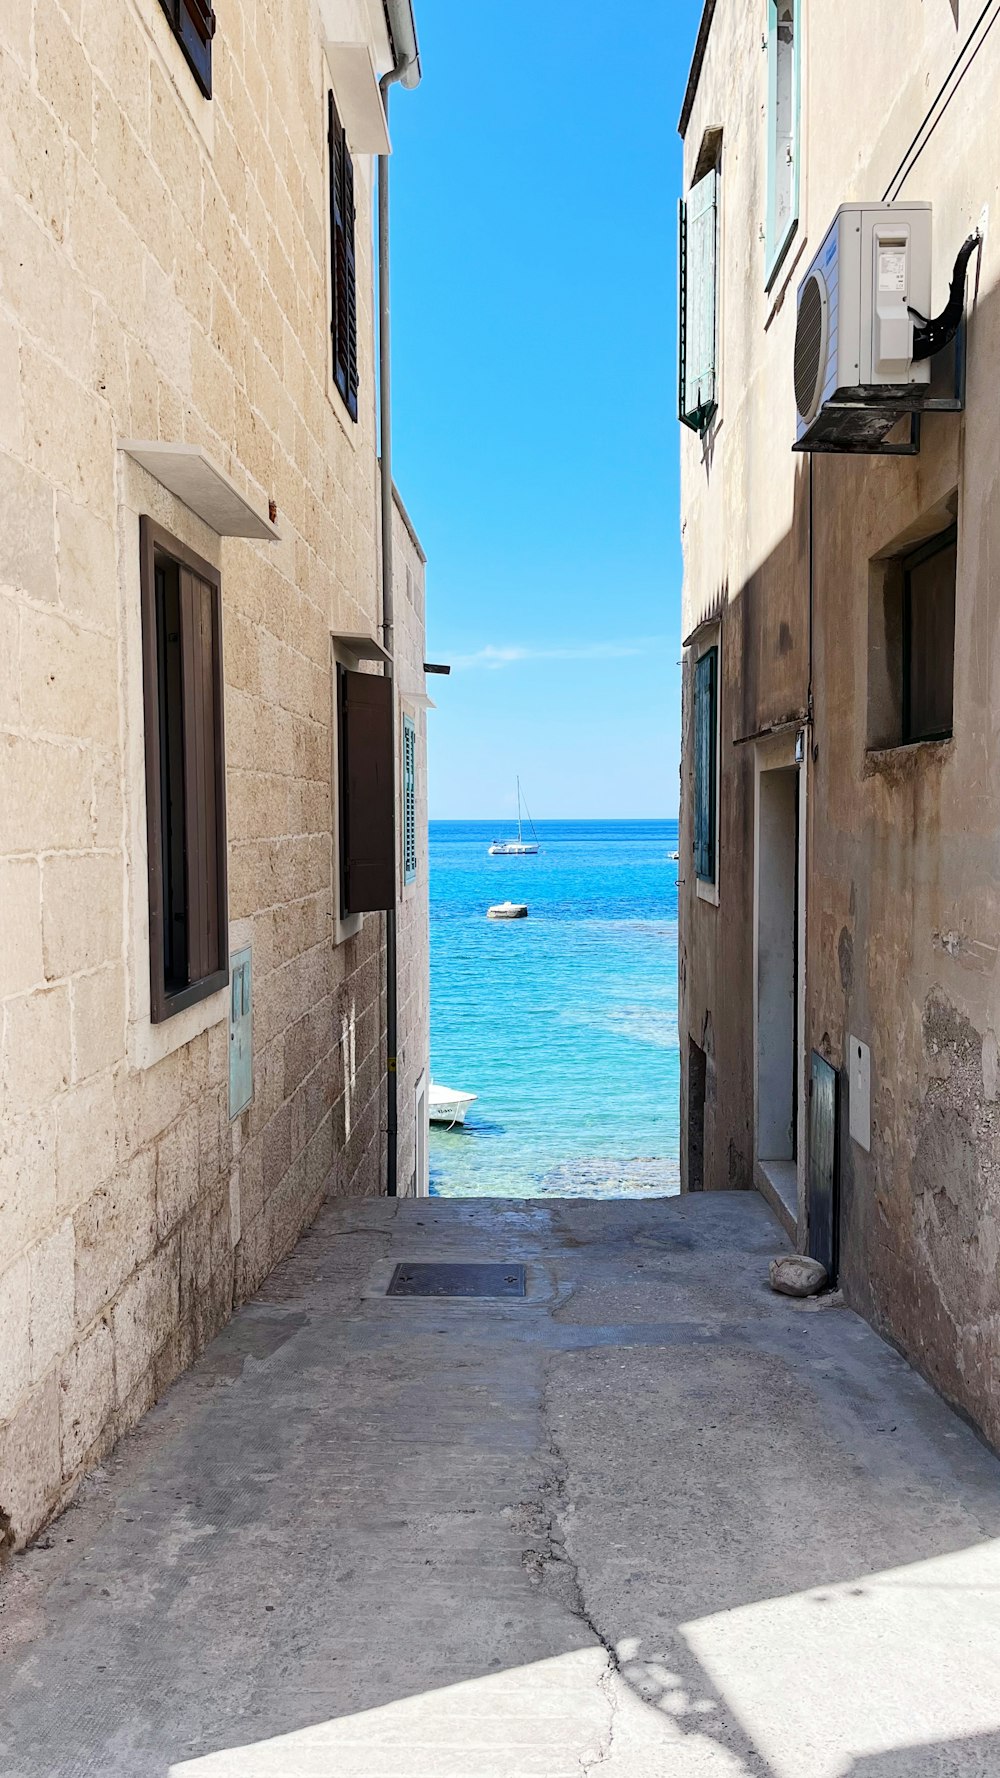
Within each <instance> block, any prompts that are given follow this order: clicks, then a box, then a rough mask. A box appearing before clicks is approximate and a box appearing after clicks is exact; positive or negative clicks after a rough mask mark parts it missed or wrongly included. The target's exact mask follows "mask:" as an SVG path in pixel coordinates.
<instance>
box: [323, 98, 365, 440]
mask: <svg viewBox="0 0 1000 1778" xmlns="http://www.w3.org/2000/svg"><path fill="white" fill-rule="evenodd" d="M327 108H328V129H327V140H328V142H329V147H330V292H331V296H330V309H331V313H330V333H331V336H332V339H333V380H334V382H335V383H336V385H337V388H338V390H339V391H340V394H341V396H342V397H343V400H344V404H345V406H346V408H347V411H348V413H349V414H350V416H351V419H352V420H356V419H357V417H358V287H357V271H356V266H355V258H354V162H353V161H352V159H351V151H350V149H349V147H348V145H347V136H346V134H345V131H344V126H343V124H342V123H341V121H340V118H339V117H338V115H337V107H336V105H335V103H334V98H333V93H332V91H331V92H330V93H329V94H328V97H327Z"/></svg>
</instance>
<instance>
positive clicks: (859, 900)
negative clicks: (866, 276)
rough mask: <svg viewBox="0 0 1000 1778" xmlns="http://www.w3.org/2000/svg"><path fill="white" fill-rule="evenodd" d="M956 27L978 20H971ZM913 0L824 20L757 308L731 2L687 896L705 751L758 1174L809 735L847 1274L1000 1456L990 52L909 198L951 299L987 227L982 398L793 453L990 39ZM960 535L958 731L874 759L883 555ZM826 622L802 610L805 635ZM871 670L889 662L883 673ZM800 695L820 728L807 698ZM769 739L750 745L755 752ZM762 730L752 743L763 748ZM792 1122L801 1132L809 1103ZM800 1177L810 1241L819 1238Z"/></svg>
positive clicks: (812, 19) (712, 931)
mask: <svg viewBox="0 0 1000 1778" xmlns="http://www.w3.org/2000/svg"><path fill="white" fill-rule="evenodd" d="M963 10H964V9H963ZM971 23H972V21H971V20H970V19H963V20H962V21H957V20H956V17H955V9H953V8H952V7H951V6H950V5H948V4H945V3H944V0H942V3H941V4H940V5H925V6H920V5H917V4H916V0H901V4H900V5H899V6H898V7H894V8H893V11H892V18H891V20H890V19H889V17H888V15H887V16H886V18H885V20H884V21H883V22H882V23H880V22H879V21H878V20H877V19H869V20H868V24H867V27H866V31H865V32H864V33H863V34H858V33H856V32H854V31H852V30H849V29H848V28H847V26H846V25H845V24H844V23H843V21H842V19H841V16H840V14H839V13H838V12H837V11H836V9H833V8H806V9H804V38H803V44H802V58H803V59H802V69H803V90H802V101H803V138H802V156H801V169H800V171H801V191H800V199H801V201H800V225H799V229H798V232H797V235H796V237H795V239H794V240H793V243H792V246H791V249H790V251H789V255H788V258H787V260H786V262H785V265H784V266H783V267H782V270H781V272H780V273H779V276H778V278H777V280H776V282H775V285H774V287H773V289H772V291H771V292H770V293H766V292H765V291H764V288H763V284H764V273H763V246H762V244H761V242H760V239H759V235H760V230H761V227H762V224H763V220H764V197H765V194H764V170H765V164H766V143H765V137H764V125H765V118H766V104H767V91H766V56H764V55H762V54H761V50H760V30H761V22H760V19H759V18H758V17H757V15H756V14H755V13H754V12H753V10H752V9H750V10H749V12H748V9H746V8H743V7H741V6H739V5H737V4H736V3H735V0H720V3H719V5H718V6H717V8H716V11H715V17H714V21H713V25H712V30H711V33H710V37H709V44H708V51H707V54H706V58H705V64H704V69H703V72H702V76H701V80H700V83H699V86H698V90H697V93H696V97H695V102H694V107H693V110H692V114H691V120H690V124H689V127H688V132H687V137H686V142H685V165H686V169H687V178H688V180H690V177H691V172H692V169H693V166H694V162H695V159H696V157H697V154H698V150H699V146H700V143H701V140H702V136H703V133H704V132H705V131H707V130H709V129H710V128H716V127H719V126H721V127H722V130H723V149H722V172H721V181H722V187H721V189H722V198H721V211H720V215H721V223H720V230H721V241H722V249H721V251H722V262H721V263H722V270H721V286H720V289H721V297H720V322H719V326H720V347H719V350H720V375H721V393H720V404H719V414H718V416H717V419H716V420H715V421H714V422H713V425H712V428H711V429H710V431H709V433H708V435H707V437H706V438H705V440H704V441H699V440H698V439H696V438H694V437H693V436H691V435H689V434H687V433H685V434H684V435H683V436H682V441H681V457H682V524H683V534H684V552H685V589H684V634H685V636H686V637H688V638H689V639H690V641H691V643H692V644H693V646H691V647H689V649H688V650H687V659H686V673H685V689H686V698H687V700H688V702H689V690H690V669H691V663H692V660H693V655H694V651H695V649H696V647H697V644H698V635H699V626H703V625H704V624H705V623H706V622H709V621H712V620H719V621H720V622H721V639H722V651H721V658H722V715H721V720H722V763H721V786H720V794H721V802H720V861H719V868H720V882H719V906H718V907H714V906H712V905H711V904H710V903H706V902H705V901H703V900H699V899H698V898H697V897H696V894H695V891H694V885H693V881H692V880H691V867H690V861H691V854H690V822H691V797H692V775H691V762H692V754H691V745H690V743H691V732H690V709H689V708H686V709H685V720H684V736H685V760H684V766H683V770H682V823H683V834H684V840H683V844H682V867H681V874H682V877H684V878H685V879H686V880H685V881H684V883H683V885H682V893H681V910H680V912H681V1037H682V1065H683V1062H684V1060H685V1049H686V1045H687V1043H688V1042H689V1041H690V1040H691V1039H692V1038H693V1039H694V1040H695V1041H696V1042H698V1043H699V1044H703V1045H704V1047H705V1048H706V1050H707V1051H708V1055H709V1067H708V1070H707V1074H708V1103H707V1106H706V1116H705V1139H704V1147H705V1164H704V1184H705V1186H706V1187H709V1188H711V1187H713V1186H714V1187H720V1188H722V1187H726V1186H728V1185H734V1184H735V1185H747V1184H750V1183H752V1180H753V1173H754V1168H753V1155H754V1149H755V1146H756V1143H755V1134H754V1103H753V1096H754V1086H753V1073H754V1045H755V1033H754V1022H753V943H754V936H753V930H754V908H753V853H754V764H753V756H754V753H755V751H756V750H761V752H763V749H764V748H765V747H767V746H771V745H773V743H771V742H768V741H767V740H766V731H768V730H769V729H771V728H772V726H773V725H775V724H781V723H784V722H787V723H788V724H789V730H788V732H789V734H794V732H795V730H796V729H797V728H798V726H799V724H800V723H801V724H802V725H803V726H804V728H805V735H804V743H805V745H804V753H805V757H804V761H803V770H804V771H805V773H806V832H805V846H806V852H805V859H806V865H805V869H806V913H805V933H806V939H805V964H806V980H805V1003H804V1020H803V1025H802V1030H801V1034H800V1043H801V1057H800V1063H801V1068H802V1076H803V1080H804V1078H805V1071H806V1065H807V1061H808V1052H809V1050H810V1049H812V1048H815V1049H816V1050H818V1051H819V1052H820V1053H822V1054H823V1055H824V1056H825V1057H826V1058H827V1059H828V1060H829V1061H831V1062H832V1063H833V1064H834V1065H835V1066H836V1067H837V1068H838V1069H840V1070H841V1071H842V1073H841V1083H840V1158H841V1180H842V1210H841V1271H842V1282H843V1285H844V1289H845V1292H846V1294H847V1296H848V1298H849V1300H850V1301H851V1302H852V1303H853V1304H854V1305H855V1306H857V1307H858V1308H860V1309H861V1310H862V1311H863V1312H864V1313H865V1314H866V1315H868V1316H869V1318H870V1319H872V1320H873V1321H874V1322H875V1323H876V1325H877V1326H878V1327H879V1328H880V1329H881V1330H882V1331H884V1332H885V1333H887V1334H888V1335H889V1337H890V1338H892V1339H893V1340H894V1341H896V1343H897V1344H898V1345H900V1346H901V1348H902V1349H903V1350H904V1351H905V1352H906V1354H907V1356H908V1357H910V1358H911V1359H912V1360H913V1361H914V1362H915V1363H916V1364H917V1365H919V1366H920V1368H921V1369H923V1370H924V1371H925V1373H926V1374H927V1375H928V1376H929V1377H931V1379H932V1380H933V1381H934V1382H935V1383H936V1384H937V1385H938V1386H939V1387H940V1388H941V1389H942V1390H943V1391H944V1392H945V1393H946V1394H947V1395H948V1396H949V1397H950V1398H951V1399H953V1400H954V1401H955V1402H957V1403H958V1404H959V1405H960V1406H961V1407H963V1408H964V1409H965V1410H966V1411H967V1412H968V1413H969V1414H970V1415H971V1416H973V1418H975V1419H976V1420H977V1421H978V1423H979V1424H980V1425H981V1426H982V1427H983V1428H984V1430H985V1431H986V1432H987V1434H988V1435H989V1436H990V1437H991V1438H992V1439H993V1440H994V1441H996V1440H998V1439H1000V1417H998V1415H1000V1409H998V1406H997V1403H998V1401H1000V1389H998V1382H1000V1376H998V1368H1000V1271H998V1260H1000V1114H998V1111H997V1090H998V1082H997V1073H998V1064H997V1029H998V1023H1000V970H998V955H1000V900H998V887H997V885H998V882H1000V798H998V795H997V792H998V784H997V774H998V771H1000V751H998V749H1000V733H998V718H997V715H996V712H997V710H998V708H1000V703H998V694H1000V683H997V675H996V672H995V670H994V664H993V663H994V658H995V657H996V656H997V653H998V646H1000V635H998V622H1000V612H998V594H997V591H996V571H995V570H996V563H997V561H998V560H1000V533H998V530H997V527H998V526H1000V503H998V488H997V477H998V462H1000V448H998V447H1000V439H998V436H997V434H998V429H1000V421H998V417H997V406H996V400H995V387H996V379H997V369H998V366H1000V325H998V320H997V308H998V299H997V296H996V294H995V293H996V290H997V286H998V283H1000V238H998V237H997V235H996V233H995V230H994V228H993V226H992V224H991V223H990V221H989V219H990V218H992V217H995V216H996V214H997V205H998V202H1000V116H998V114H997V109H996V106H995V104H994V103H993V97H992V95H993V94H994V92H995V90H996V83H997V78H998V75H1000V33H997V32H993V33H992V34H991V35H990V36H989V37H988V38H987V39H986V40H985V41H984V44H983V47H982V48H981V50H980V52H979V54H978V55H977V56H976V57H975V59H974V60H973V61H972V62H971V64H970V67H969V70H968V72H967V74H966V75H965V77H964V78H963V80H962V81H961V82H960V83H959V84H958V85H957V87H956V89H955V91H954V94H953V96H952V97H951V99H950V102H949V104H948V106H947V108H946V110H945V111H944V113H943V115H942V117H941V118H940V120H939V122H938V123H937V126H936V128H935V129H934V130H933V132H932V133H931V134H930V135H929V136H928V140H927V143H926V146H925V147H924V149H923V150H922V152H921V153H920V155H919V158H918V160H917V162H916V164H915V166H914V168H913V170H912V172H911V173H910V174H909V176H908V178H907V180H906V182H905V184H904V186H903V188H902V195H903V196H905V197H907V198H909V199H922V200H930V201H932V202H933V205H934V272H933V278H934V292H935V303H936V306H940V304H941V303H942V302H943V300H944V296H945V293H946V290H947V285H948V279H949V277H950V272H951V265H952V262H953V259H954V255H955V253H956V251H957V249H958V247H959V245H960V243H961V241H962V240H963V238H964V237H965V235H966V234H967V233H968V232H969V231H970V230H971V229H972V228H973V227H975V226H976V224H977V223H978V222H980V221H981V220H983V219H986V220H987V224H988V227H987V236H986V242H985V247H984V250H983V257H982V265H981V268H980V272H979V278H978V285H977V287H976V288H975V289H974V288H973V286H974V282H975V277H974V273H975V268H973V276H972V277H970V303H973V304H974V314H973V317H972V320H971V322H970V327H969V351H968V403H967V411H966V413H965V415H964V416H962V417H960V418H959V417H952V416H941V417H938V418H932V419H928V420H926V421H925V422H924V428H923V438H922V447H921V451H920V454H919V456H917V457H915V458H912V459H901V458H896V459H875V458H870V457H866V458H848V457H842V458H832V457H822V458H817V459H815V461H814V469H813V490H812V494H813V502H812V504H813V528H812V552H811V555H812V562H813V567H814V579H813V587H812V594H811V596H810V574H809V569H810V526H809V486H808V476H809V471H808V467H807V465H806V464H805V463H804V462H803V460H802V459H801V458H797V457H795V456H794V455H793V454H792V452H791V449H790V446H791V443H792V440H793V437H794V423H795V409H794V396H793V391H792V376H791V370H792V341H793V335H794V310H795V292H796V287H797V284H798V281H799V280H800V278H801V277H802V275H803V273H804V271H805V269H806V268H807V266H808V265H809V263H810V260H811V258H812V255H813V253H814V252H815V251H816V248H817V246H818V244H819V242H820V240H821V239H822V237H823V234H824V233H825V230H826V227H827V225H828V224H829V222H830V220H831V219H832V216H833V213H834V211H835V209H836V206H837V205H838V204H839V203H841V202H844V201H848V200H854V199H858V198H868V199H870V198H875V199H879V198H880V197H881V194H882V192H883V191H884V190H885V189H886V187H887V185H888V183H889V181H890V179H891V177H892V175H893V172H894V170H895V168H896V167H897V166H898V165H899V163H900V160H901V157H902V155H903V153H904V151H905V149H906V147H907V144H908V143H909V142H910V141H911V140H912V139H913V137H914V135H915V133H916V132H917V130H918V128H919V126H920V124H921V120H922V119H923V118H924V116H925V113H926V111H927V107H928V104H929V102H930V100H931V99H932V98H933V95H934V94H935V93H936V92H937V91H938V89H939V87H940V86H941V84H942V82H943V81H944V80H945V77H946V75H947V73H948V70H949V68H950V67H951V66H952V64H953V62H954V60H955V57H956V54H957V52H958V50H959V48H960V46H961V44H962V42H963V41H964V38H965V36H966V35H967V33H968V30H969V28H970V26H971ZM949 503H951V506H952V508H953V509H954V511H955V512H956V513H957V520H958V539H959V541H958V569H957V609H956V651H955V675H954V711H955V716H954V735H953V739H952V740H951V741H949V742H946V743H934V744H930V743H928V744H921V745H918V746H916V747H911V748H900V749H892V750H884V751H878V750H876V749H873V748H872V747H870V746H869V723H868V703H869V695H870V687H871V685H872V684H873V683H874V680H873V675H875V674H877V671H878V667H877V663H876V662H875V661H874V659H873V657H872V656H871V655H870V635H869V612H870V604H871V601H872V599H873V598H874V597H875V593H874V591H873V588H874V578H873V576H874V571H873V570H872V568H871V561H872V558H876V557H878V556H879V555H880V554H884V553H885V552H886V551H888V550H890V549H891V548H894V547H896V546H898V545H899V544H900V540H903V539H906V538H907V537H909V536H912V535H914V534H915V533H916V532H918V531H919V530H920V528H921V527H922V526H925V525H926V524H927V522H928V519H929V515H933V514H935V513H938V514H939V515H940V514H941V513H942V512H945V511H947V509H948V506H949ZM810 610H811V611H812V621H811V622H810ZM870 662H871V664H870ZM810 686H811V689H812V716H813V722H812V725H811V726H810V724H809V716H810V707H809V691H810ZM748 737H749V738H748ZM753 737H757V738H756V739H754V738H753ZM851 1034H854V1035H855V1036H857V1037H859V1038H860V1039H861V1041H862V1042H865V1043H868V1044H869V1045H870V1047H871V1064H872V1138H871V1151H870V1153H868V1152H866V1150H865V1149H864V1148H863V1147H862V1146H860V1145H859V1144H858V1143H857V1142H854V1141H852V1140H851V1138H850V1135H849V1132H848V1112H849V1100H848V1085H847V1080H846V1076H845V1074H844V1073H843V1069H844V1063H845V1057H846V1046H847V1041H848V1038H849V1036H850V1035H851ZM800 1115H801V1120H802V1128H803V1130H806V1129H807V1128H808V1105H807V1101H806V1100H805V1097H804V1096H803V1099H802V1103H801V1107H800ZM805 1173H806V1169H805V1161H804V1155H801V1154H800V1160H799V1215H798V1234H799V1241H800V1244H801V1245H805V1244H806V1243H807V1241H808V1238H809V1231H808V1226H807V1220H806V1214H805V1185H806V1177H805Z"/></svg>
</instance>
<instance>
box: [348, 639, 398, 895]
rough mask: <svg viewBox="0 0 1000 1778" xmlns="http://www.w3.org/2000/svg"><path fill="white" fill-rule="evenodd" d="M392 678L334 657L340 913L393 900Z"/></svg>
mask: <svg viewBox="0 0 1000 1778" xmlns="http://www.w3.org/2000/svg"><path fill="white" fill-rule="evenodd" d="M392 698H393V683H392V680H391V679H386V678H384V677H383V676H382V675H381V674H376V673H359V672H357V671H356V670H355V669H354V668H351V667H345V666H343V665H342V664H341V663H340V662H339V661H338V663H337V762H338V773H339V779H340V785H339V789H340V822H339V847H338V852H339V858H340V917H341V919H342V920H346V919H349V918H350V916H351V915H352V914H367V913H371V912H373V911H374V910H375V909H379V908H391V907H394V906H395V902H396V851H395V846H396V838H395V822H394V813H395V795H396V790H395V784H394V781H393V778H394V774H393V734H392V707H393V706H392Z"/></svg>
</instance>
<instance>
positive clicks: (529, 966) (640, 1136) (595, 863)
mask: <svg viewBox="0 0 1000 1778" xmlns="http://www.w3.org/2000/svg"><path fill="white" fill-rule="evenodd" d="M498 831H499V832H503V831H504V827H503V826H502V825H501V826H498V825H496V824H493V823H490V822H482V821H469V822H466V821H432V822H431V824H430V864H431V1068H432V1078H433V1079H434V1080H436V1081H439V1082H441V1083H443V1084H444V1085H447V1086H449V1087H458V1088H462V1089H463V1090H464V1091H466V1092H470V1093H477V1094H478V1095H479V1097H478V1100H477V1103H476V1104H475V1105H474V1106H473V1107H472V1109H471V1111H470V1113H469V1117H468V1119H467V1121H466V1124H465V1127H464V1129H456V1130H451V1131H448V1130H443V1129H441V1128H438V1127H434V1126H432V1129H431V1142H430V1170H431V1191H432V1192H433V1193H436V1194H439V1195H442V1196H449V1197H451V1196H476V1197H480V1196H481V1197H493V1196H501V1197H503V1196H513V1197H519V1196H522V1195H524V1194H530V1195H532V1196H534V1195H541V1194H544V1193H546V1192H548V1193H552V1194H553V1195H556V1196H561V1197H571V1196H581V1197H593V1196H621V1195H629V1196H631V1195H633V1194H636V1195H638V1194H641V1195H643V1196H648V1195H649V1194H650V1193H654V1194H655V1193H663V1192H673V1191H676V1190H677V1189H678V1131H679V1123H678V1101H679V1079H680V1069H679V1057H678V1048H677V866H676V864H674V863H672V862H671V861H670V857H669V855H670V853H671V852H674V851H676V850H677V823H676V821H621V822H611V821H579V822H577V821H550V822H541V823H538V837H539V842H540V845H541V848H542V850H541V851H540V852H539V853H538V855H537V856H536V857H533V858H490V857H488V856H487V851H486V848H487V846H488V845H489V842H490V840H491V839H492V838H493V836H494V834H495V833H496V832H498ZM508 898H509V899H510V900H511V901H526V902H527V903H528V908H529V915H528V918H527V919H526V920H514V921H495V920H487V918H486V910H487V908H488V907H489V906H490V905H491V903H493V902H497V901H505V900H507V899H508Z"/></svg>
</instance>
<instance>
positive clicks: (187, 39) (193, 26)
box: [160, 0, 216, 99]
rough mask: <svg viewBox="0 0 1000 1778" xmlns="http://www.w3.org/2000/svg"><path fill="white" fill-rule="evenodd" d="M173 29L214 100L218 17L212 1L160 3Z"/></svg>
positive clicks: (185, 0) (192, 66)
mask: <svg viewBox="0 0 1000 1778" xmlns="http://www.w3.org/2000/svg"><path fill="white" fill-rule="evenodd" d="M160 5H161V6H162V7H163V10H164V12H165V13H166V15H167V18H168V19H169V20H170V28H171V30H172V31H173V33H174V36H175V37H176V38H177V41H178V43H179V44H180V46H181V49H182V50H183V51H184V54H185V56H186V58H187V63H188V67H189V68H190V69H191V72H192V74H193V75H194V77H195V80H196V81H197V82H198V85H199V86H200V88H201V90H202V92H203V93H204V95H205V97H206V99H210V98H211V97H212V39H213V37H214V36H215V23H216V21H215V13H214V12H213V10H212V5H211V0H160Z"/></svg>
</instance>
